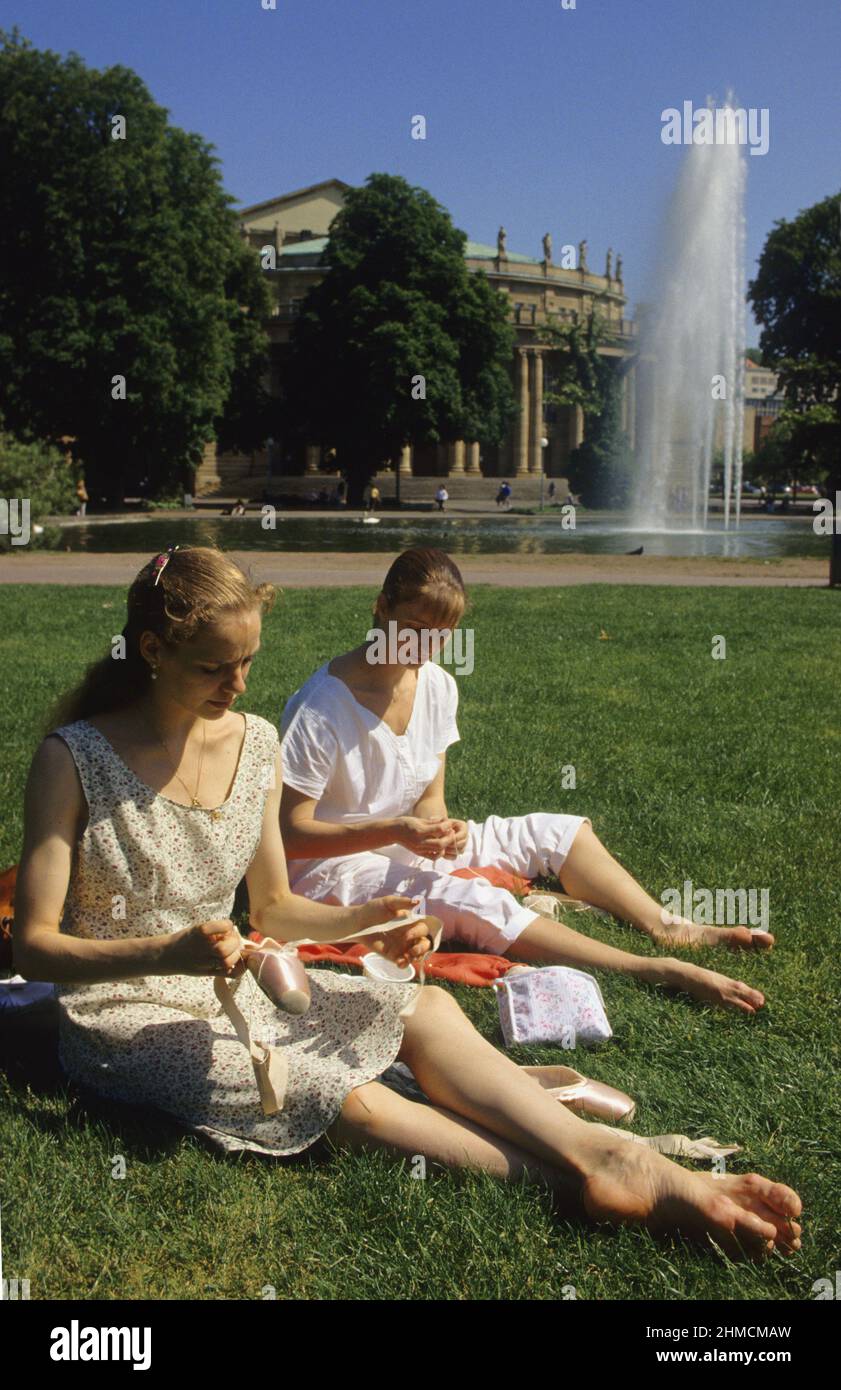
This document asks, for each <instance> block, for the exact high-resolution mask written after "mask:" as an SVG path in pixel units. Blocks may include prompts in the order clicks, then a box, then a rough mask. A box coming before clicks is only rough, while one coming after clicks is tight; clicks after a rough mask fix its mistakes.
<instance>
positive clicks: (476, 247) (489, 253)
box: [464, 241, 542, 265]
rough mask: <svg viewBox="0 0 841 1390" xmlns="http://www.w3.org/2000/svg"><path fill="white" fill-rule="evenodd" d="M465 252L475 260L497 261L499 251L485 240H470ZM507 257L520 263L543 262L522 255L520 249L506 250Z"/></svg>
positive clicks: (534, 263)
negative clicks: (486, 243) (487, 244)
mask: <svg viewBox="0 0 841 1390" xmlns="http://www.w3.org/2000/svg"><path fill="white" fill-rule="evenodd" d="M464 254H465V256H469V257H470V259H471V260H474V261H495V260H496V258H497V254H498V252H497V249H496V247H495V246H486V245H485V243H484V242H483V241H468V243H467V245H466V246H465V248H464ZM505 259H506V260H507V261H514V262H515V263H516V264H518V265H541V264H542V262H541V261H538V260H536V259H535V257H534V256H522V255H521V254H520V252H519V251H506V253H505Z"/></svg>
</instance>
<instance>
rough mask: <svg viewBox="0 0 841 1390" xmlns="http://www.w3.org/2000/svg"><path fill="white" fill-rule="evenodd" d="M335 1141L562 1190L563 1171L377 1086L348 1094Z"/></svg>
mask: <svg viewBox="0 0 841 1390" xmlns="http://www.w3.org/2000/svg"><path fill="white" fill-rule="evenodd" d="M326 1137H327V1138H328V1139H330V1140H331V1141H332V1142H333V1143H335V1144H337V1145H339V1146H342V1145H345V1146H347V1147H348V1148H350V1149H353V1150H356V1151H360V1150H362V1151H364V1150H367V1149H385V1150H386V1151H387V1152H388V1153H392V1154H395V1155H396V1156H403V1157H405V1158H410V1159H412V1158H416V1157H418V1156H419V1155H420V1156H422V1157H423V1158H424V1159H425V1160H426V1161H427V1163H440V1164H443V1165H444V1166H445V1167H447V1168H478V1169H481V1170H482V1171H483V1172H486V1173H488V1174H490V1176H491V1177H495V1178H503V1179H508V1180H513V1179H518V1178H526V1179H527V1180H528V1181H533V1182H543V1183H545V1184H546V1186H547V1187H550V1188H552V1189H553V1190H555V1191H558V1190H562V1189H563V1187H564V1182H563V1178H562V1175H561V1173H560V1172H559V1171H558V1170H557V1169H555V1168H553V1167H552V1166H551V1165H548V1164H543V1163H540V1162H539V1160H538V1159H536V1158H535V1157H534V1155H533V1154H530V1153H527V1152H526V1150H525V1149H522V1148H520V1147H519V1146H518V1145H516V1144H511V1143H508V1142H507V1141H506V1140H505V1139H500V1138H499V1136H498V1135H496V1134H492V1133H491V1131H490V1130H488V1129H484V1128H483V1127H482V1126H481V1125H478V1124H474V1123H473V1122H472V1121H471V1120H466V1119H464V1118H463V1116H461V1115H456V1114H455V1113H454V1112H453V1111H451V1110H447V1109H445V1108H444V1107H443V1106H440V1105H427V1104H425V1103H423V1102H421V1101H414V1100H408V1099H407V1098H406V1097H405V1096H400V1095H398V1094H397V1093H396V1092H395V1091H392V1090H391V1089H390V1088H389V1087H388V1086H383V1085H382V1084H381V1083H380V1082H377V1081H370V1082H368V1084H367V1085H365V1086H358V1087H357V1089H356V1090H355V1091H351V1093H350V1095H349V1096H348V1098H347V1100H346V1101H345V1104H344V1106H343V1107H342V1112H341V1114H340V1115H339V1117H338V1119H337V1120H335V1121H334V1122H333V1124H332V1125H331V1126H330V1128H329V1129H328V1130H327V1133H326Z"/></svg>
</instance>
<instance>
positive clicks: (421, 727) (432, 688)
mask: <svg viewBox="0 0 841 1390" xmlns="http://www.w3.org/2000/svg"><path fill="white" fill-rule="evenodd" d="M328 665H329V662H325V663H324V665H323V666H321V667H320V668H319V669H318V670H317V671H316V672H315V673H314V674H313V675H312V676H310V678H309V680H308V681H305V682H304V684H303V685H302V686H301V688H300V690H296V692H295V694H294V695H293V696H292V697H291V698H290V699H289V700H288V701H287V704H286V708H285V709H284V711H283V717H282V720H281V733H282V739H281V759H282V764H283V780H284V782H286V783H287V784H288V785H289V786H290V787H294V788H295V790H296V791H300V792H304V794H305V795H306V796H311V797H313V798H314V799H315V800H317V801H318V806H317V807H316V810H315V819H316V820H326V821H334V822H344V823H347V822H351V821H354V822H358V821H365V820H370V819H372V818H376V817H381V816H405V815H408V814H409V812H410V811H411V810H412V807H413V806H414V805H415V803H416V802H417V801H418V800H419V798H420V797H421V796H422V795H423V793H424V791H425V790H426V788H427V787H428V786H429V784H430V783H431V782H432V781H433V780H434V778H435V777H436V775H437V773H438V769H439V767H440V763H439V755H440V754H441V753H443V752H445V751H446V749H447V748H449V746H450V744H452V743H457V742H458V740H459V732H458V728H457V727H456V710H457V707H458V686H457V685H456V682H455V680H454V678H453V677H452V676H451V675H450V673H449V672H448V671H445V670H444V669H443V667H441V666H438V665H437V664H436V663H435V662H433V661H426V662H424V664H423V665H422V666H421V667H420V669H419V671H418V684H417V690H416V692H415V703H414V705H413V707H412V717H411V719H410V720H409V725H408V728H407V729H406V732H405V733H404V734H395V733H394V731H393V730H392V729H390V728H389V726H388V724H386V723H385V721H384V720H383V719H381V718H380V717H379V715H376V714H374V713H373V712H372V711H371V710H369V709H366V707H365V706H364V705H361V704H360V703H359V701H358V700H357V699H356V697H355V696H354V695H353V694H352V693H351V691H350V690H349V689H348V687H347V686H346V685H345V683H344V681H342V680H339V678H338V676H331V675H330V674H329V672H328V670H327V667H328ZM318 862H319V861H318V860H315V859H312V860H300V859H296V860H294V861H292V863H290V869H292V868H293V867H294V876H295V878H296V879H298V878H300V877H301V876H302V874H303V873H305V872H307V871H308V870H309V869H310V868H312V867H313V866H314V865H315V864H316V863H318Z"/></svg>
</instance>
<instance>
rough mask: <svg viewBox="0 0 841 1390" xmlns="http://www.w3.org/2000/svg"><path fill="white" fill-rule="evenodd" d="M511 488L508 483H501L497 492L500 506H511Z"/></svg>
mask: <svg viewBox="0 0 841 1390" xmlns="http://www.w3.org/2000/svg"><path fill="white" fill-rule="evenodd" d="M510 497H511V488H510V487H509V486H508V484H507V483H501V484H500V488H499V492H498V493H497V494H496V505H497V506H498V507H506V508H507V507H508V506H510Z"/></svg>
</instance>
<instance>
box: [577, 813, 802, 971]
mask: <svg viewBox="0 0 841 1390" xmlns="http://www.w3.org/2000/svg"><path fill="white" fill-rule="evenodd" d="M559 877H560V880H561V883H562V885H563V888H564V892H565V893H569V895H570V897H572V898H580V899H581V900H582V902H587V903H592V904H593V906H594V907H603V908H605V910H606V911H607V912H610V913H611V914H612V915H613V916H614V917H619V918H621V919H622V920H623V921H625V922H630V923H631V925H632V926H634V927H637V928H638V929H639V930H640V931H644V932H645V933H646V934H647V935H648V936H650V937H652V938H653V939H654V940H655V941H658V942H660V943H661V944H663V945H669V946H690V945H700V946H719V945H728V946H731V947H735V948H737V949H740V948H744V949H747V950H750V949H751V948H752V947H759V948H765V949H767V948H768V947H769V946H772V945H773V943H774V938H773V936H772V935H771V934H770V932H757V933H756V935H754V934H753V933H752V932H750V931H749V930H748V928H747V927H704V926H698V925H697V924H696V923H693V922H688V921H686V920H685V919H684V918H679V919H677V920H676V921H666V920H664V918H668V916H669V914H664V912H663V908H662V906H661V904H660V903H657V902H655V901H654V899H653V898H652V897H649V895H648V893H646V892H645V889H644V888H641V887H640V885H639V884H638V883H637V882H636V880H635V879H633V878H632V877H631V875H630V874H629V873H628V871H627V869H623V868H622V865H621V864H619V863H617V861H616V860H615V859H614V858H613V855H612V854H609V853H608V851H607V850H606V849H605V847H604V845H603V844H602V842H601V840H600V839H599V838H598V836H597V835H596V834H595V832H594V831H593V828H592V826H590V825H587V824H584V825H582V826H581V828H580V830H579V831H578V834H577V835H576V837H575V839H574V840H573V842H572V848H571V849H570V851H569V853H568V854H567V857H566V859H565V861H564V863H563V865H562V867H561V869H560V872H559Z"/></svg>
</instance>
